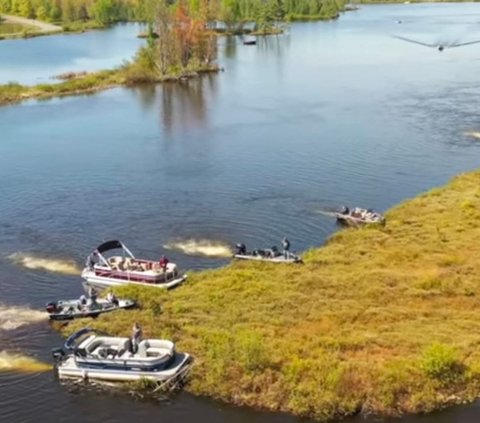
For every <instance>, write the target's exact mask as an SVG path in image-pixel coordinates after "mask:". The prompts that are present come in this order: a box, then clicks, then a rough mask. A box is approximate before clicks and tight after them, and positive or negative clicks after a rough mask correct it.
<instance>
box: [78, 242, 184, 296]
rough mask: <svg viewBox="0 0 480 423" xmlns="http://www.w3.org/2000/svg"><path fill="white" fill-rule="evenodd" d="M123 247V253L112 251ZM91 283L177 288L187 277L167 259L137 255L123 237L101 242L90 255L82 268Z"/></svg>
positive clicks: (106, 285) (100, 285) (105, 285)
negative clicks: (155, 259) (108, 254)
mask: <svg viewBox="0 0 480 423" xmlns="http://www.w3.org/2000/svg"><path fill="white" fill-rule="evenodd" d="M115 250H121V255H111V256H109V257H107V256H106V255H107V253H110V252H111V251H115ZM82 278H84V279H85V280H86V281H87V283H88V284H89V285H93V286H96V287H99V288H106V287H110V286H118V285H125V284H134V285H142V286H155V287H159V288H173V287H175V286H177V285H179V284H181V283H182V282H183V281H185V279H186V278H187V275H182V274H180V273H179V272H178V269H177V265H176V264H175V263H170V262H168V261H166V260H165V262H163V263H162V260H160V261H159V262H158V261H152V260H145V259H137V258H135V256H134V255H133V254H132V252H131V251H130V250H129V249H128V248H127V247H126V246H125V244H123V243H122V242H121V241H118V240H113V241H107V242H104V243H103V244H101V245H99V246H98V247H97V248H96V249H95V250H94V251H93V252H92V253H91V254H90V255H89V256H88V258H87V262H86V266H85V268H84V269H83V271H82Z"/></svg>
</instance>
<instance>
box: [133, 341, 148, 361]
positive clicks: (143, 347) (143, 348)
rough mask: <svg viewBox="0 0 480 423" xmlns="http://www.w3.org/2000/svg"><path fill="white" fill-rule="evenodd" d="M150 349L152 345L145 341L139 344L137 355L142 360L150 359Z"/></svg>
mask: <svg viewBox="0 0 480 423" xmlns="http://www.w3.org/2000/svg"><path fill="white" fill-rule="evenodd" d="M149 349H150V344H149V342H148V341H146V340H143V341H140V343H139V344H138V351H137V353H136V355H138V356H139V357H142V358H146V357H148V354H147V351H148V350H149Z"/></svg>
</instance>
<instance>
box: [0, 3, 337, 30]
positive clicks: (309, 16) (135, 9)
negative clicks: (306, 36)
mask: <svg viewBox="0 0 480 423" xmlns="http://www.w3.org/2000/svg"><path fill="white" fill-rule="evenodd" d="M163 3H167V6H168V7H169V8H177V7H178V6H179V4H180V3H185V5H186V7H187V8H188V10H189V13H190V14H192V15H198V16H199V17H202V18H203V19H205V20H208V21H210V22H212V21H221V22H224V23H225V24H226V25H227V26H232V25H238V24H241V23H245V22H255V23H257V24H259V25H269V24H270V23H271V22H279V21H289V20H314V19H315V20H316V19H332V18H335V17H337V16H338V13H339V11H341V10H343V7H344V0H188V1H185V2H183V1H176V0H171V1H168V0H167V1H164V0H0V14H1V13H4V14H11V15H19V16H23V17H26V18H32V19H39V20H43V21H48V22H55V23H62V24H66V23H72V22H89V21H90V22H95V23H97V24H99V25H103V26H106V25H109V24H112V23H115V22H125V21H144V22H154V21H155V20H156V13H157V9H158V7H159V5H161V4H163Z"/></svg>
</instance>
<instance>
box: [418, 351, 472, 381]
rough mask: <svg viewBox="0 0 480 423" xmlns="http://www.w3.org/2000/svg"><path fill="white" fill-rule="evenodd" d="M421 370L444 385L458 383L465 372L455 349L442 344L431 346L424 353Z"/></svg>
mask: <svg viewBox="0 0 480 423" xmlns="http://www.w3.org/2000/svg"><path fill="white" fill-rule="evenodd" d="M421 368H422V370H423V371H424V372H425V373H426V374H427V375H428V376H429V377H430V378H432V379H435V380H437V381H439V382H441V383H442V384H447V383H453V382H458V381H459V379H462V378H463V375H464V372H465V367H464V365H463V364H462V362H461V361H460V360H459V358H458V354H457V352H456V350H455V348H454V347H452V346H448V345H444V344H440V343H435V344H432V345H430V346H429V347H428V348H427V349H426V350H425V351H424V352H423V355H422V360H421Z"/></svg>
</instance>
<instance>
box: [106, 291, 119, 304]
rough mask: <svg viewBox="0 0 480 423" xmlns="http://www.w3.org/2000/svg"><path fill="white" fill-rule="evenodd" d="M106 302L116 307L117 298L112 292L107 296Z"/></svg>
mask: <svg viewBox="0 0 480 423" xmlns="http://www.w3.org/2000/svg"><path fill="white" fill-rule="evenodd" d="M107 301H108V302H109V303H110V304H113V305H116V306H118V298H117V297H116V295H115V294H114V293H113V292H109V293H108V294H107Z"/></svg>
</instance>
